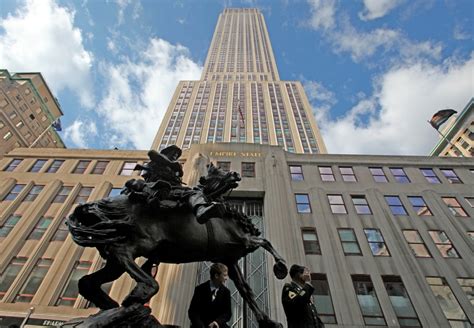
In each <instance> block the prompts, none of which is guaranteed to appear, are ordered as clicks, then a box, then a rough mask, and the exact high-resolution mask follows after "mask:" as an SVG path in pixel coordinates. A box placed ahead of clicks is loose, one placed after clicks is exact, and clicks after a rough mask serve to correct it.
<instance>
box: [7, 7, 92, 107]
mask: <svg viewBox="0 0 474 328" xmlns="http://www.w3.org/2000/svg"><path fill="white" fill-rule="evenodd" d="M2 29H3V33H2V32H0V33H1V34H0V62H1V63H2V64H1V65H2V67H4V68H6V69H8V70H9V71H12V72H22V71H27V72H28V71H29V72H32V71H33V72H41V73H42V74H43V76H44V77H45V79H46V82H47V83H48V85H49V86H50V87H51V88H52V90H53V91H54V92H55V93H57V92H60V91H61V90H63V89H70V90H71V91H72V92H76V93H77V94H78V95H79V97H80V101H81V103H82V105H83V106H85V107H91V106H92V105H93V103H94V100H93V93H92V88H91V83H90V81H91V77H90V70H91V66H92V61H93V56H92V53H90V52H88V51H87V50H85V49H84V45H83V36H82V32H81V30H80V29H78V28H76V27H74V11H72V10H70V9H67V8H65V7H60V6H59V5H58V4H56V3H55V2H54V1H52V0H41V1H40V0H28V1H26V2H25V3H24V4H23V5H22V6H21V7H20V8H18V10H17V11H16V12H15V13H14V14H9V15H8V16H7V18H5V19H0V31H1V30H2Z"/></svg>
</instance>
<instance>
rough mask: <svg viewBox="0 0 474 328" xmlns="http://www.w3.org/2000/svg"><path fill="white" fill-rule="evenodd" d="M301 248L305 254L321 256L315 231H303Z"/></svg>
mask: <svg viewBox="0 0 474 328" xmlns="http://www.w3.org/2000/svg"><path fill="white" fill-rule="evenodd" d="M301 234H302V236H303V247H304V253H305V254H318V255H321V247H320V246H319V239H318V234H317V233H316V230H315V229H303V230H302V231H301Z"/></svg>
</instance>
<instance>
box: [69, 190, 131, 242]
mask: <svg viewBox="0 0 474 328" xmlns="http://www.w3.org/2000/svg"><path fill="white" fill-rule="evenodd" d="M87 205H88V211H89V212H90V213H91V214H93V215H95V216H96V217H98V218H99V220H100V221H99V222H97V223H94V224H91V225H84V223H85V222H84V218H82V219H81V220H78V216H77V215H74V214H76V211H77V208H76V210H75V211H74V214H73V215H71V216H69V218H68V220H67V221H66V224H67V225H68V226H69V231H70V232H71V235H72V238H73V240H74V241H75V242H76V243H77V244H79V245H81V246H84V247H86V246H99V245H104V244H108V243H113V242H117V241H121V240H124V239H125V238H127V235H128V231H129V228H130V227H132V226H133V224H134V222H133V217H132V216H131V215H130V214H129V213H130V204H129V203H128V201H127V200H126V198H124V199H119V201H117V197H114V198H105V199H102V200H99V201H96V202H93V203H89V204H87ZM86 220H87V219H86Z"/></svg>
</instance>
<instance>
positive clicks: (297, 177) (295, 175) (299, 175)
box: [290, 165, 304, 181]
mask: <svg viewBox="0 0 474 328" xmlns="http://www.w3.org/2000/svg"><path fill="white" fill-rule="evenodd" d="M290 174H291V180H293V181H303V180H304V176H303V168H302V167H301V165H290Z"/></svg>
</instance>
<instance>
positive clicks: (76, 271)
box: [55, 261, 92, 306]
mask: <svg viewBox="0 0 474 328" xmlns="http://www.w3.org/2000/svg"><path fill="white" fill-rule="evenodd" d="M91 265H92V262H91V261H77V262H76V263H74V267H73V269H72V271H71V274H70V275H69V278H68V280H67V283H66V285H65V286H64V289H63V290H62V291H61V294H60V296H59V297H58V300H57V301H56V304H55V305H63V306H74V303H76V300H77V297H78V296H79V289H78V283H79V279H81V278H82V277H83V276H85V275H86V274H87V273H88V272H89V270H90V268H91Z"/></svg>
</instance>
